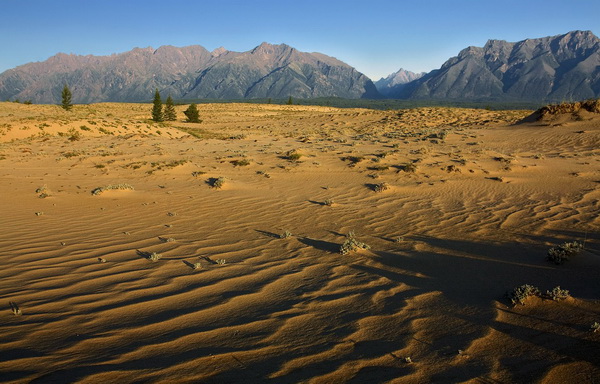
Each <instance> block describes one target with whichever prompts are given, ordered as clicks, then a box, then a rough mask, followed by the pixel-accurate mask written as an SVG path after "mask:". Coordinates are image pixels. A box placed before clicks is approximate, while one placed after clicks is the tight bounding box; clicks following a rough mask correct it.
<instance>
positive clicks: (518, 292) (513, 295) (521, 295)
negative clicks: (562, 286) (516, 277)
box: [507, 284, 540, 305]
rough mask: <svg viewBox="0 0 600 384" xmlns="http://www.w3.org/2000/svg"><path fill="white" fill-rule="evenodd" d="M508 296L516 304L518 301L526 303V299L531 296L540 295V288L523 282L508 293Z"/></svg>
mask: <svg viewBox="0 0 600 384" xmlns="http://www.w3.org/2000/svg"><path fill="white" fill-rule="evenodd" d="M507 296H508V298H509V299H510V301H511V302H512V303H513V305H516V304H517V303H519V304H521V305H525V300H526V299H527V298H528V297H530V296H540V290H539V289H538V288H536V287H534V286H533V285H529V284H523V285H521V286H519V287H516V288H515V289H513V290H512V292H508V293H507Z"/></svg>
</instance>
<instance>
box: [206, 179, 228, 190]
mask: <svg viewBox="0 0 600 384" xmlns="http://www.w3.org/2000/svg"><path fill="white" fill-rule="evenodd" d="M206 183H207V184H208V185H210V186H211V187H212V188H215V189H221V188H223V186H224V185H225V178H224V177H211V178H210V179H208V180H207V181H206Z"/></svg>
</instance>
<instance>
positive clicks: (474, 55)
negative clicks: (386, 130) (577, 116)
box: [389, 31, 600, 101]
mask: <svg viewBox="0 0 600 384" xmlns="http://www.w3.org/2000/svg"><path fill="white" fill-rule="evenodd" d="M389 96H390V97H393V98H402V99H405V98H408V99H445V100H505V101H509V100H523V101H562V100H583V99H587V98H595V97H600V39H598V37H596V36H595V35H594V34H593V33H592V32H590V31H573V32H569V33H566V34H564V35H557V36H551V37H543V38H537V39H526V40H523V41H519V42H516V43H509V42H506V41H502V40H489V41H488V42H487V44H485V46H484V47H482V48H480V47H468V48H465V49H463V50H462V51H461V52H460V53H459V54H458V56H456V57H453V58H451V59H449V60H448V61H446V62H445V63H444V64H443V65H442V67H441V68H440V69H438V70H434V71H432V72H430V73H428V74H427V75H425V76H423V77H421V78H419V79H417V80H415V81H412V82H410V83H408V84H405V85H401V86H395V87H393V88H392V89H390V91H389Z"/></svg>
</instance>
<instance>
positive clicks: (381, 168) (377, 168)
mask: <svg viewBox="0 0 600 384" xmlns="http://www.w3.org/2000/svg"><path fill="white" fill-rule="evenodd" d="M367 169H368V170H370V171H379V172H381V171H387V170H388V169H390V166H389V165H375V166H372V167H367Z"/></svg>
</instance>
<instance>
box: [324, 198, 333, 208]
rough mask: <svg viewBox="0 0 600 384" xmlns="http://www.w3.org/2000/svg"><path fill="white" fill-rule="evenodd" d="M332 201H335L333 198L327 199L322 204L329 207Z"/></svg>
mask: <svg viewBox="0 0 600 384" xmlns="http://www.w3.org/2000/svg"><path fill="white" fill-rule="evenodd" d="M334 203H335V201H333V199H327V200H325V201H324V202H323V205H326V206H328V207H331V206H332V205H333V204H334Z"/></svg>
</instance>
